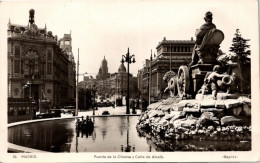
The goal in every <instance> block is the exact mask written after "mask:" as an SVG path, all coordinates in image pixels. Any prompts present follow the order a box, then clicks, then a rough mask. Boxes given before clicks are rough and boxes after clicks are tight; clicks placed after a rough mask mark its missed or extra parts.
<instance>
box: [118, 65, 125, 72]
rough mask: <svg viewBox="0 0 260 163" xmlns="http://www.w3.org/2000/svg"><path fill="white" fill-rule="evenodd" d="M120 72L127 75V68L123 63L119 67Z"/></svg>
mask: <svg viewBox="0 0 260 163" xmlns="http://www.w3.org/2000/svg"><path fill="white" fill-rule="evenodd" d="M118 72H121V73H126V68H125V65H124V64H123V63H121V65H120V66H119V68H118Z"/></svg>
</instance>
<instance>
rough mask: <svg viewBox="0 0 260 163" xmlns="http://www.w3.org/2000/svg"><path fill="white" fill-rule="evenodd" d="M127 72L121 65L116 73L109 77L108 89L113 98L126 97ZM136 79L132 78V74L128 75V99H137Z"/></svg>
mask: <svg viewBox="0 0 260 163" xmlns="http://www.w3.org/2000/svg"><path fill="white" fill-rule="evenodd" d="M127 76H128V74H127V72H126V67H125V66H124V64H123V63H121V65H120V66H119V68H118V72H116V73H113V74H111V77H110V83H111V85H110V88H111V90H112V93H113V95H115V98H117V97H120V98H122V97H126V96H127V91H128V85H127ZM137 90H138V89H137V77H133V75H132V74H129V91H130V98H136V97H137V94H138V92H137Z"/></svg>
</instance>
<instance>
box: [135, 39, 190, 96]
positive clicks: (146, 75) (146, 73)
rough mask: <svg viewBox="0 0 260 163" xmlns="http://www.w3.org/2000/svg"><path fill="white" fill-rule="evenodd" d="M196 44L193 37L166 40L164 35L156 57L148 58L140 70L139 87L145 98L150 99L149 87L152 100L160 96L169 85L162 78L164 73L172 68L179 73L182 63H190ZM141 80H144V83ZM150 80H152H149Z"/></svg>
mask: <svg viewBox="0 0 260 163" xmlns="http://www.w3.org/2000/svg"><path fill="white" fill-rule="evenodd" d="M194 45H195V40H193V38H191V40H166V38H165V37H164V39H163V40H162V41H161V42H159V44H158V45H157V47H156V49H157V55H156V57H154V58H153V59H152V61H151V60H146V64H145V65H144V67H143V68H142V69H141V70H139V72H138V78H139V79H138V81H139V84H138V85H139V87H138V89H139V90H140V91H141V93H142V95H143V97H144V98H146V99H148V95H149V89H150V91H151V99H152V100H153V99H158V98H160V97H159V96H160V95H161V94H162V92H163V90H164V89H165V88H166V86H167V83H165V82H164V81H163V79H162V78H163V76H164V74H165V73H166V72H167V71H170V70H172V71H174V72H175V73H176V74H177V73H178V69H179V67H180V66H181V65H188V64H189V63H190V62H191V55H192V51H193V47H194ZM151 55H152V54H151ZM141 78H142V79H141ZM150 78H151V79H150ZM140 80H142V85H141V84H140ZM149 80H151V81H150V82H149Z"/></svg>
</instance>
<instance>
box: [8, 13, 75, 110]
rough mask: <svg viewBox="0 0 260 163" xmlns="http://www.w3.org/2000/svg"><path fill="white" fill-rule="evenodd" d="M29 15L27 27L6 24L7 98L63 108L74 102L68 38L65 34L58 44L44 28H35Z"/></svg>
mask: <svg viewBox="0 0 260 163" xmlns="http://www.w3.org/2000/svg"><path fill="white" fill-rule="evenodd" d="M29 14H30V16H29V24H28V26H23V25H15V24H12V23H11V22H10V21H9V23H8V30H7V32H8V54H7V55H8V97H9V98H32V99H33V100H34V101H35V102H36V103H37V104H39V102H40V101H42V100H45V101H46V100H48V101H50V102H51V105H54V106H57V105H66V104H68V103H69V102H71V100H73V99H74V93H73V92H74V87H75V62H74V58H73V55H72V51H71V49H72V46H71V35H70V34H69V35H66V34H65V35H64V38H63V39H61V41H60V44H59V42H58V38H57V36H54V35H53V34H52V32H51V31H47V27H46V25H45V28H38V27H37V25H36V24H35V22H34V10H30V12H29ZM67 36H68V37H70V39H69V40H67V39H66V38H67ZM64 41H65V43H64V44H63V42H64ZM66 41H69V43H68V45H66V46H65V44H67V42H66Z"/></svg>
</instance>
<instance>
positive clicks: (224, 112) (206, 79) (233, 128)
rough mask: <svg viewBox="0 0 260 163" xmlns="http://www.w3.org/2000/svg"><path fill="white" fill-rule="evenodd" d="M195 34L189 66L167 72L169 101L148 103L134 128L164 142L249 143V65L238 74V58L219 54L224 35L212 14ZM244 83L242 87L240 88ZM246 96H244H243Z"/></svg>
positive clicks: (232, 55) (235, 55)
mask: <svg viewBox="0 0 260 163" xmlns="http://www.w3.org/2000/svg"><path fill="white" fill-rule="evenodd" d="M204 19H205V21H206V23H205V24H203V25H202V26H201V27H200V29H198V30H197V31H196V33H195V35H196V37H197V40H196V44H195V47H194V50H193V54H192V62H191V63H190V64H189V65H188V66H180V67H179V70H178V72H177V73H175V72H173V71H169V72H167V73H166V74H165V75H164V77H163V79H164V81H166V82H168V87H167V88H166V89H165V91H166V92H167V91H168V92H169V97H168V98H167V99H165V100H162V101H159V102H156V103H153V104H150V105H149V106H148V108H147V110H146V111H145V112H144V113H143V114H142V115H141V116H140V119H139V122H138V124H137V129H138V130H139V131H140V132H141V133H142V134H144V135H146V136H147V137H151V136H153V137H157V138H159V139H163V140H184V139H196V140H197V139H199V140H204V139H207V140H221V141H222V140H234V141H240V142H241V141H250V140H251V99H250V93H251V91H250V86H248V85H245V82H244V81H245V80H244V79H248V78H250V64H249V65H248V64H247V65H244V68H245V69H246V68H247V69H249V72H245V71H242V68H241V67H242V66H241V61H240V60H239V59H241V58H239V55H238V54H222V53H221V51H220V50H219V48H220V44H221V42H222V41H223V40H224V33H223V32H222V31H221V30H218V29H216V26H215V25H214V24H213V23H212V13H211V12H207V13H206V15H205V18H204ZM243 83H244V84H243ZM245 92H246V93H245Z"/></svg>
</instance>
